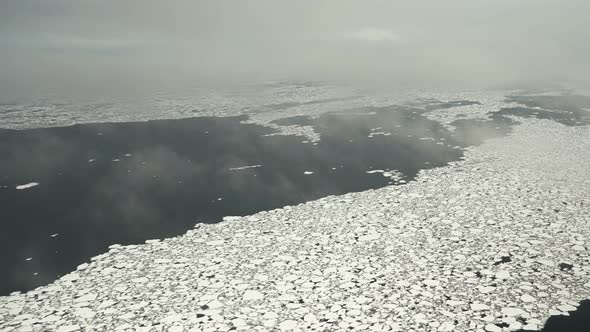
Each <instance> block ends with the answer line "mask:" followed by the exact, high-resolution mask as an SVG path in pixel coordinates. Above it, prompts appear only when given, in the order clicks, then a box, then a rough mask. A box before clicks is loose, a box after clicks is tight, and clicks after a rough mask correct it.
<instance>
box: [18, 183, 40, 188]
mask: <svg viewBox="0 0 590 332" xmlns="http://www.w3.org/2000/svg"><path fill="white" fill-rule="evenodd" d="M38 185H39V183H37V182H30V183H27V184H21V185H18V186H16V190H24V189H29V188H33V187H36V186H38Z"/></svg>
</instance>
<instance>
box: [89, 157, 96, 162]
mask: <svg viewBox="0 0 590 332" xmlns="http://www.w3.org/2000/svg"><path fill="white" fill-rule="evenodd" d="M95 160H96V159H94V158H92V159H88V162H89V163H93V162H94V161H95Z"/></svg>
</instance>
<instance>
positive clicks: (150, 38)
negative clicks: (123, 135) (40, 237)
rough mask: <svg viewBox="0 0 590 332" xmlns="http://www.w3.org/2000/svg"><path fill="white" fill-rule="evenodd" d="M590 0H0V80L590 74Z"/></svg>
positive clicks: (415, 81) (408, 79)
mask: <svg viewBox="0 0 590 332" xmlns="http://www.w3.org/2000/svg"><path fill="white" fill-rule="evenodd" d="M589 13H590V1H588V0H567V1H564V0H495V1H492V0H490V1H484V0H446V1H438V0H436V1H434V0H433V1H424V0H422V1H421V0H414V1H410V0H407V1H396V0H357V1H352V0H290V1H286V0H242V1H238V0H234V1H230V0H208V1H205V0H191V1H189V0H170V1H161V0H158V1H152V0H0V89H3V90H9V89H28V88H35V87H39V86H41V87H43V86H45V87H47V86H53V87H60V88H64V89H69V88H74V87H80V86H88V87H98V86H116V85H119V84H121V85H122V84H124V83H123V82H125V83H126V84H138V85H140V84H144V85H148V84H150V85H151V84H153V85H156V86H157V85H158V84H169V83H170V84H184V85H186V84H189V85H190V84H193V83H197V82H203V81H207V80H213V79H216V80H258V79H266V78H274V77H282V78H296V79H327V80H334V79H342V80H358V81H363V80H366V81H375V82H384V83H391V84H401V85H406V84H407V85H414V86H420V85H422V84H423V85H425V86H427V85H432V84H434V85H436V84H441V85H444V84H455V85H466V86H471V85H481V84H484V85H485V84H490V85H491V84H504V83H512V82H522V81H535V80H536V81H546V82H551V81H555V80H563V79H571V80H587V79H588V76H590V74H589V73H590V60H588V59H590V42H589V41H590V26H589V25H588V24H589V21H588V18H589Z"/></svg>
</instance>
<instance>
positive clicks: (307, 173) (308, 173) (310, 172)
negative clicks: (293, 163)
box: [303, 171, 314, 175]
mask: <svg viewBox="0 0 590 332" xmlns="http://www.w3.org/2000/svg"><path fill="white" fill-rule="evenodd" d="M313 173H314V172H312V171H305V172H303V174H305V175H311V174H313Z"/></svg>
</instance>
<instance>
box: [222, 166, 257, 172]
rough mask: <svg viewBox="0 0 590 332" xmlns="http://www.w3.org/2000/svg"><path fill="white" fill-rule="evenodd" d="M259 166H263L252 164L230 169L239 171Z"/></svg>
mask: <svg viewBox="0 0 590 332" xmlns="http://www.w3.org/2000/svg"><path fill="white" fill-rule="evenodd" d="M258 167H262V165H251V166H241V167H232V168H230V169H229V170H230V171H239V170H243V169H248V168H258Z"/></svg>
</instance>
